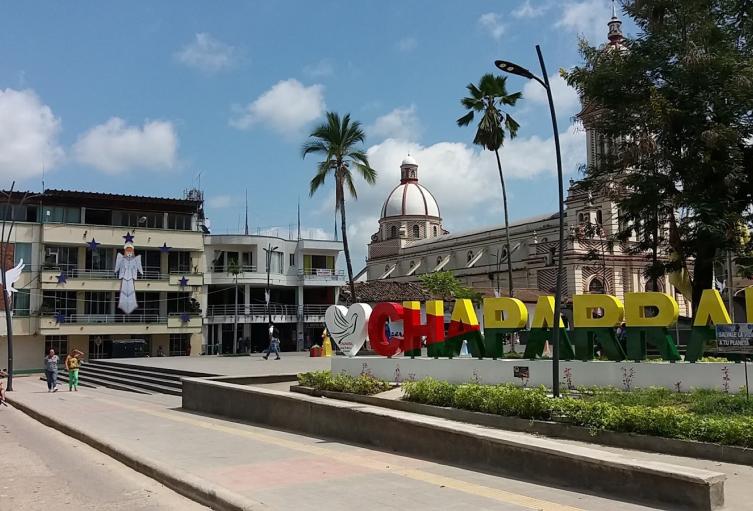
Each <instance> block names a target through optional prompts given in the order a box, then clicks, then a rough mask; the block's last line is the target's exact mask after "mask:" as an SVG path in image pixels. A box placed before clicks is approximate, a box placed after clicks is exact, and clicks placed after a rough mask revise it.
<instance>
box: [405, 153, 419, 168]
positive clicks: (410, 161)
mask: <svg viewBox="0 0 753 511" xmlns="http://www.w3.org/2000/svg"><path fill="white" fill-rule="evenodd" d="M403 165H416V166H418V163H416V159H415V158H413V156H411V155H410V154H409V155H408V156H406V157H405V159H404V160H403Z"/></svg>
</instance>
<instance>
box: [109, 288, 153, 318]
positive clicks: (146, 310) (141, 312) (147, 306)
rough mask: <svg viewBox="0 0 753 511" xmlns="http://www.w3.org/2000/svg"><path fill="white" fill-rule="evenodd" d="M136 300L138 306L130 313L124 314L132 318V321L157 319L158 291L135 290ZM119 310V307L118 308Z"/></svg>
mask: <svg viewBox="0 0 753 511" xmlns="http://www.w3.org/2000/svg"><path fill="white" fill-rule="evenodd" d="M136 301H137V302H139V308H138V309H136V310H135V311H133V313H132V314H130V315H128V316H126V317H127V318H133V320H134V321H141V318H143V319H144V320H145V321H148V322H149V321H157V319H158V318H159V315H160V313H159V293H145V292H137V293H136ZM118 310H119V309H118Z"/></svg>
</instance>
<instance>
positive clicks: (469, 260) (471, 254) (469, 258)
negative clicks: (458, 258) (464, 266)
mask: <svg viewBox="0 0 753 511" xmlns="http://www.w3.org/2000/svg"><path fill="white" fill-rule="evenodd" d="M471 259H473V250H469V251H468V255H467V256H466V261H467V262H469V263H470V262H471Z"/></svg>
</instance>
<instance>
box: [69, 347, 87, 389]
mask: <svg viewBox="0 0 753 511" xmlns="http://www.w3.org/2000/svg"><path fill="white" fill-rule="evenodd" d="M82 355H83V353H82V352H81V351H79V350H73V353H70V354H68V356H67V357H65V368H66V370H67V371H68V392H71V391H72V390H75V391H76V392H78V370H79V368H80V367H81V356H82Z"/></svg>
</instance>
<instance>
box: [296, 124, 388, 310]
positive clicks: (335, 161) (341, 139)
mask: <svg viewBox="0 0 753 511" xmlns="http://www.w3.org/2000/svg"><path fill="white" fill-rule="evenodd" d="M365 138H366V133H364V131H363V129H362V128H361V123H360V122H358V121H351V120H350V114H345V116H344V117H342V119H341V118H340V115H339V114H337V113H336V112H327V120H326V121H325V122H323V123H322V124H320V125H319V126H317V127H316V128H314V130H313V131H312V132H311V134H310V135H309V141H308V142H306V143H305V144H303V148H302V151H301V152H302V155H303V157H304V158H305V157H306V155H308V154H312V153H318V154H321V155H323V156H324V160H322V161H321V162H319V165H318V166H317V169H316V175H315V176H314V177H313V178H312V179H311V188H310V191H309V194H310V195H314V192H316V191H317V190H318V189H319V188H321V186H322V185H323V184H324V181H325V180H326V178H327V176H328V175H330V174H333V175H334V179H335V211H336V212H337V211H339V212H340V219H341V223H342V225H341V228H340V231H341V232H342V236H343V251H344V252H345V262H346V264H347V266H348V281H349V282H350V295H351V297H352V301H353V303H355V300H356V288H355V285H354V283H353V265H352V264H351V262H350V249H349V248H348V230H347V223H346V221H345V187H346V186H347V188H348V191H349V192H350V195H351V196H352V197H353V198H354V199H357V198H358V194H357V193H356V187H355V184H354V183H353V174H352V172H351V170H352V169H355V170H357V171H358V173H359V174H361V176H362V177H363V179H364V180H365V181H366V182H367V183H369V184H370V185H373V184H374V182H375V181H376V171H375V170H374V169H372V168H371V167H370V166H369V159H368V156H367V155H366V151H364V150H363V149H361V148H360V147H356V146H357V145H358V144H362V143H363V142H364V139H365Z"/></svg>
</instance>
